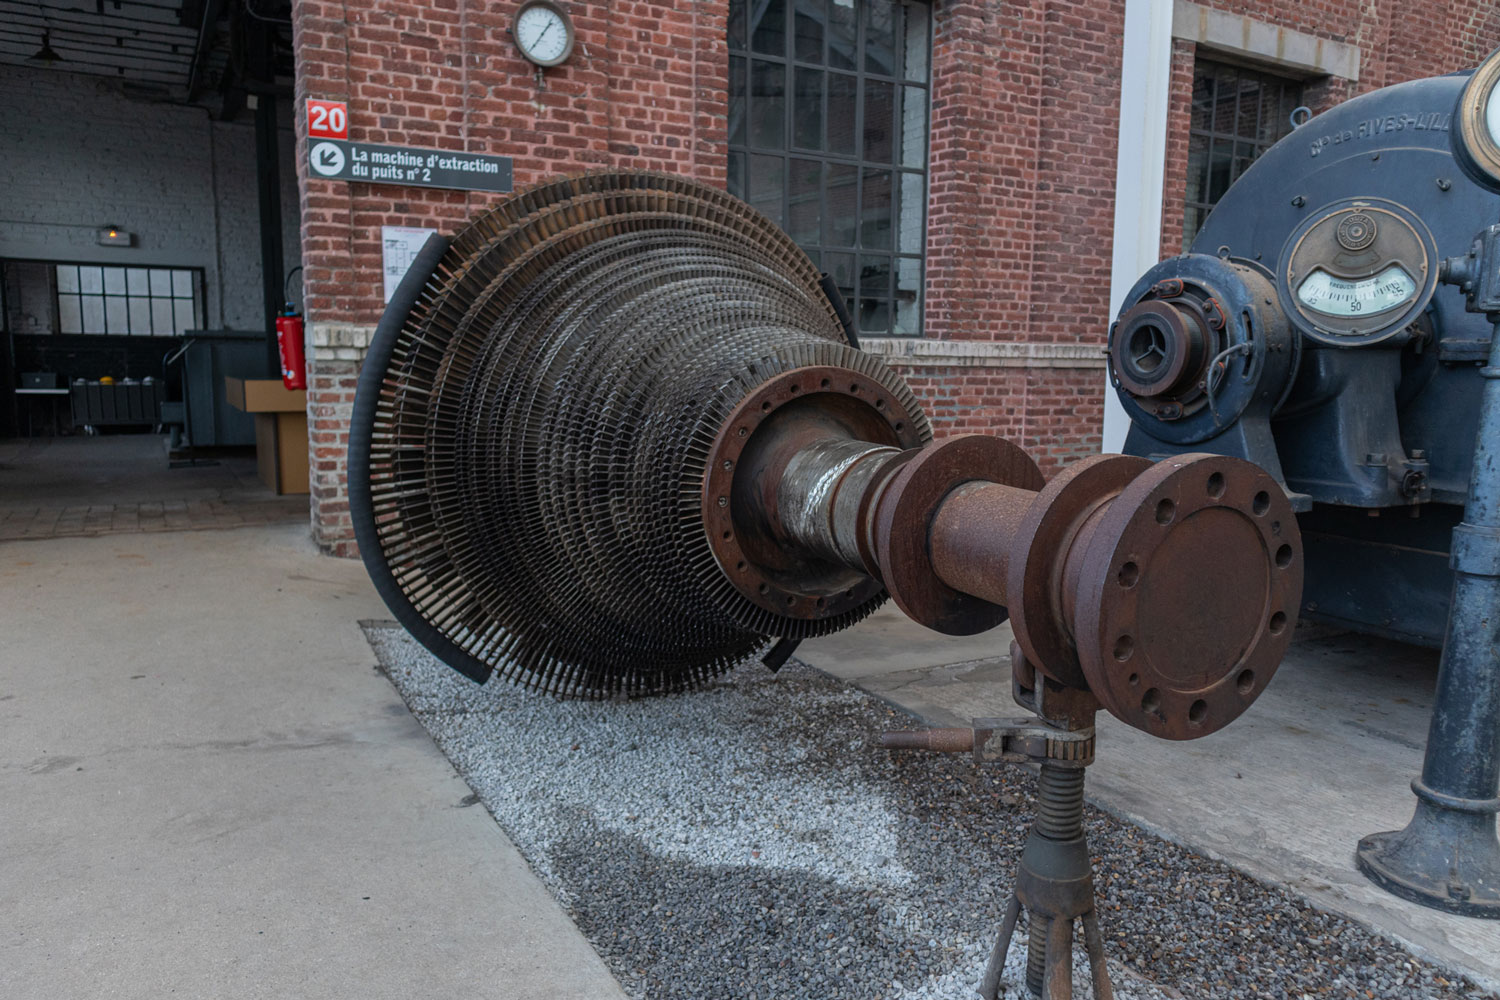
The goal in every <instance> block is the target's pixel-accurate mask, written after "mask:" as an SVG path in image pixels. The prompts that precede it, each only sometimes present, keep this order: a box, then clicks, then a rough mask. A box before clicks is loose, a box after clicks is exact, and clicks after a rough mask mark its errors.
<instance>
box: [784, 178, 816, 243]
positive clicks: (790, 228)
mask: <svg viewBox="0 0 1500 1000" xmlns="http://www.w3.org/2000/svg"><path fill="white" fill-rule="evenodd" d="M790 174H791V176H790V178H789V179H788V190H787V198H788V200H789V201H790V202H791V213H790V214H791V218H790V219H789V220H788V221H787V234H788V235H789V236H791V238H792V239H794V240H796V241H797V242H798V243H801V244H804V245H806V244H809V243H817V242H818V239H819V237H820V236H821V235H822V230H823V224H822V219H823V192H822V184H821V181H822V178H823V164H821V163H819V162H818V161H817V160H793V161H792V162H791V170H790Z"/></svg>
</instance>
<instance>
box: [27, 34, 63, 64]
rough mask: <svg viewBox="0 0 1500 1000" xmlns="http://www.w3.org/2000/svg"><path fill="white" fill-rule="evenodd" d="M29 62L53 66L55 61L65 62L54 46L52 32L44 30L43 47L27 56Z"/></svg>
mask: <svg viewBox="0 0 1500 1000" xmlns="http://www.w3.org/2000/svg"><path fill="white" fill-rule="evenodd" d="M26 61H27V62H34V63H39V64H40V65H42V66H51V65H52V64H53V63H60V62H65V61H66V60H64V59H63V57H62V56H60V55H58V54H57V50H56V49H54V48H53V47H52V33H51V32H50V31H44V32H42V47H41V48H39V49H37V50H36V51H35V52H34V53H32V54H31V55H29V56H27V57H26Z"/></svg>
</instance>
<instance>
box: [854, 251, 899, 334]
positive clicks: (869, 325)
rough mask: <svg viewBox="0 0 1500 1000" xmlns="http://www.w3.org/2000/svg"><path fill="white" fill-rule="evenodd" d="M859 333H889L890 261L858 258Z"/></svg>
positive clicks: (887, 258)
mask: <svg viewBox="0 0 1500 1000" xmlns="http://www.w3.org/2000/svg"><path fill="white" fill-rule="evenodd" d="M858 316H859V318H858V324H857V325H858V326H859V330H860V332H861V333H876V334H879V333H889V332H890V330H891V259H890V258H889V257H870V256H866V255H861V256H860V258H859V314H858Z"/></svg>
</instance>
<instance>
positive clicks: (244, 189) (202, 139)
mask: <svg viewBox="0 0 1500 1000" xmlns="http://www.w3.org/2000/svg"><path fill="white" fill-rule="evenodd" d="M280 120H281V124H282V130H281V133H282V143H281V147H282V148H281V153H282V165H281V177H282V194H281V198H282V217H283V227H282V228H283V236H282V247H283V253H284V254H285V257H286V268H287V270H290V269H291V268H292V267H294V266H296V264H297V263H298V262H299V261H300V258H301V242H300V240H299V238H298V223H297V177H296V170H295V169H294V165H293V161H292V156H293V145H294V140H293V136H292V131H291V121H292V119H291V114H290V104H289V103H288V104H286V105H284V108H283V110H282V116H281V119H280ZM0 136H3V137H4V138H3V140H0V146H3V153H4V155H0V257H12V258H26V259H41V260H74V261H88V262H94V263H108V264H168V265H174V266H178V267H184V266H186V267H201V268H203V269H204V274H205V278H206V281H205V284H206V286H207V296H206V301H205V303H204V307H205V311H204V318H205V322H206V324H207V325H208V326H210V327H229V328H234V329H243V330H259V329H260V328H261V325H262V322H263V315H262V314H263V307H262V305H261V288H260V280H261V278H260V209H259V202H258V198H257V192H256V180H255V177H256V174H255V128H254V125H253V124H252V123H251V120H250V117H249V116H248V115H246V116H243V120H242V121H240V122H234V123H225V122H213V121H210V120H209V117H208V113H207V112H206V111H205V110H204V109H202V108H196V107H187V106H183V105H173V104H162V103H154V102H144V101H137V100H132V99H130V98H128V97H126V96H125V95H124V94H122V93H121V92H120V90H119V88H118V87H116V86H114V85H113V84H112V83H111V82H109V81H103V80H99V79H97V78H93V77H86V76H79V75H75V74H71V73H65V72H60V71H58V70H56V69H44V68H38V69H28V68H21V67H13V66H0ZM106 224H112V225H116V226H119V227H120V228H122V229H124V230H126V231H127V232H131V233H134V234H135V236H136V242H135V245H134V246H132V247H101V246H99V245H98V244H97V242H96V239H95V230H96V229H98V228H99V227H101V226H103V225H106Z"/></svg>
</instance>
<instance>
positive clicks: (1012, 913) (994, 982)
mask: <svg viewBox="0 0 1500 1000" xmlns="http://www.w3.org/2000/svg"><path fill="white" fill-rule="evenodd" d="M1020 916H1021V900H1020V899H1018V898H1017V897H1016V896H1014V895H1012V896H1011V897H1010V902H1009V903H1007V904H1006V907H1005V919H1004V920H1003V921H1002V922H1001V923H1000V936H999V937H998V938H996V939H995V947H994V950H992V951H991V952H990V962H989V964H988V965H986V966H985V967H984V979H983V980H981V981H980V983H979V995H980V996H981V997H982V998H983V1000H998V998H999V996H1000V976H1001V975H1002V974H1003V973H1004V972H1005V956H1006V955H1008V954H1009V953H1010V939H1011V938H1012V937H1013V936H1014V935H1015V933H1016V920H1017V919H1019V918H1020Z"/></svg>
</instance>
